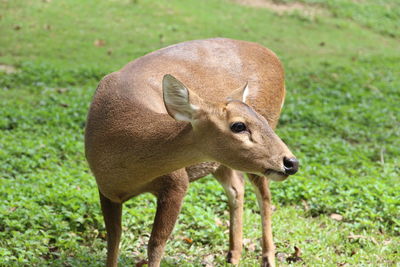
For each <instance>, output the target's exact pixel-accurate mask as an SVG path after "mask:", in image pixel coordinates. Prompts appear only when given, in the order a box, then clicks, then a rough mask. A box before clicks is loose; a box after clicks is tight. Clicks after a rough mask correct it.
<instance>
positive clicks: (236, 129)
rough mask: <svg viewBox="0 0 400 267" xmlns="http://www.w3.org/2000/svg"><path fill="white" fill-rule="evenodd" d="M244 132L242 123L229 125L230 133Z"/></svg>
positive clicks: (245, 128) (244, 125) (244, 128)
mask: <svg viewBox="0 0 400 267" xmlns="http://www.w3.org/2000/svg"><path fill="white" fill-rule="evenodd" d="M246 130H247V127H246V124H244V123H243V122H234V123H232V124H231V131H232V132H234V133H240V132H243V131H246Z"/></svg>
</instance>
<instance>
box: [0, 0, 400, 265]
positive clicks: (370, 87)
mask: <svg viewBox="0 0 400 267" xmlns="http://www.w3.org/2000/svg"><path fill="white" fill-rule="evenodd" d="M399 21H400V2H399V1H397V0H376V1H373V0H359V1H350V0H347V1H346V0H327V1H322V0H301V1H292V0H275V1H267V0H236V1H229V0H226V1H223V0H218V1H217V0H207V1H195V0H186V1H166V0H164V1H147V0H119V1H117V0H110V1H93V0H88V1H78V0H44V1H39V0H0V99H1V102H0V105H1V106H0V107H1V108H0V170H1V171H0V174H1V177H0V197H1V201H0V266H26V265H29V266H84V265H86V266H103V264H104V260H105V230H104V226H103V220H102V217H101V213H100V208H99V204H98V196H97V189H96V184H95V181H94V178H93V177H92V175H91V174H90V172H89V170H88V167H87V164H86V162H85V158H84V153H83V131H84V125H85V120H86V113H87V109H88V106H89V103H90V100H91V97H92V95H93V93H94V90H95V88H96V85H97V83H98V81H99V80H100V79H101V77H103V76H104V75H105V74H107V73H109V72H112V71H115V70H117V69H119V68H121V67H122V66H123V65H125V64H126V63H128V62H129V61H131V60H133V59H135V58H137V57H140V56H142V55H144V54H146V53H148V52H151V51H154V50H156V49H159V48H161V47H165V46H167V45H170V44H174V43H177V42H182V41H186V40H192V39H203V38H211V37H229V38H234V39H242V40H247V41H254V42H258V43H260V44H263V45H264V46H266V47H269V48H270V49H272V50H273V51H274V52H276V54H277V55H278V56H279V57H280V59H281V60H282V61H283V64H284V66H285V71H286V84H287V98H286V103H285V106H284V109H283V112H282V116H281V120H280V125H279V126H278V130H277V133H278V134H279V135H280V136H281V137H282V138H283V139H284V140H285V142H286V143H287V144H288V145H289V146H290V147H291V149H292V151H293V152H294V153H295V154H296V156H297V157H298V158H299V159H300V161H301V171H300V172H299V173H298V174H296V175H295V176H293V177H291V178H290V179H288V180H287V181H285V182H282V183H272V184H271V187H272V194H273V201H274V205H275V206H276V211H275V212H274V214H273V229H274V239H275V243H276V246H277V252H278V256H279V257H278V260H277V262H278V264H279V265H281V266H286V265H289V266H290V265H293V266H294V265H303V264H305V265H308V266H396V264H399V262H400V255H399V253H400V251H399V247H400V237H399V234H400V212H399V207H400V195H399V192H400V179H399V174H400V167H399V159H400V141H399V140H400V115H399V114H400V105H399V103H400V79H399V74H400V63H399V62H400V23H399ZM154 211H155V199H154V198H153V197H152V196H150V195H142V196H140V197H138V198H135V199H132V200H130V201H128V202H127V203H126V205H125V209H124V217H123V226H124V233H123V241H122V245H121V254H120V266H127V265H129V266H132V265H134V262H138V261H140V260H141V259H144V258H145V257H146V242H147V241H148V238H149V233H150V230H151V225H152V219H153V216H154ZM335 214H336V215H335ZM337 214H339V215H340V216H337ZM227 221H228V208H227V204H226V196H225V195H224V193H223V190H222V188H221V187H220V185H219V184H218V183H217V182H216V181H215V180H214V179H213V178H212V177H207V178H204V179H202V180H199V181H198V182H195V183H193V184H192V185H191V187H190V191H189V193H188V195H187V196H186V198H185V203H184V206H183V209H182V213H181V215H180V217H179V222H178V224H177V226H176V228H175V231H174V233H173V235H172V236H171V239H170V240H169V242H168V245H167V249H166V253H165V257H164V260H163V262H162V265H163V266H176V265H179V266H206V265H207V264H208V266H212V265H215V266H221V265H224V264H225V263H224V260H225V253H226V251H227V248H228V232H227V230H228V225H227ZM259 222H260V218H259V214H258V208H257V205H256V200H255V195H254V192H253V191H252V188H251V187H248V188H247V189H246V206H245V226H244V235H245V240H244V241H245V242H244V243H245V246H244V251H243V255H242V261H241V263H240V266H256V265H257V264H258V262H259V259H260V256H261V247H260V245H259V238H260V235H261V229H260V223H259ZM294 246H297V247H299V248H300V249H301V251H302V253H301V258H302V261H300V262H294V263H293V262H290V255H291V254H292V253H293V251H294V250H293V247H294Z"/></svg>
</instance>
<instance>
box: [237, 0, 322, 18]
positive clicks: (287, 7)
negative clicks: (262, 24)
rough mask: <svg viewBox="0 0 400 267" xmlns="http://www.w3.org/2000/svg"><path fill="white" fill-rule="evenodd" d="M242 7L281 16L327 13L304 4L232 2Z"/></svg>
mask: <svg viewBox="0 0 400 267" xmlns="http://www.w3.org/2000/svg"><path fill="white" fill-rule="evenodd" d="M231 1H233V2H236V3H238V4H241V5H245V6H252V7H260V8H267V9H269V10H272V11H274V12H275V13H278V14H280V15H282V14H284V13H292V12H295V11H297V12H300V13H301V14H303V15H306V16H310V17H314V16H315V15H319V14H323V13H325V12H326V11H325V10H324V9H322V8H321V7H317V6H313V5H307V4H304V3H298V2H294V3H286V4H285V3H275V2H273V1H271V0H231Z"/></svg>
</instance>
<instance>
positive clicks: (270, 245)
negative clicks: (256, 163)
mask: <svg viewBox="0 0 400 267" xmlns="http://www.w3.org/2000/svg"><path fill="white" fill-rule="evenodd" d="M249 178H250V181H251V182H252V184H253V186H254V188H255V191H256V196H257V200H258V205H259V206H260V211H261V227H262V238H261V242H262V263H261V266H263V267H273V266H275V245H274V241H273V238H272V226H271V223H272V221H271V219H272V218H271V217H272V206H271V192H270V190H269V182H268V179H267V178H265V177H261V176H257V175H254V174H249Z"/></svg>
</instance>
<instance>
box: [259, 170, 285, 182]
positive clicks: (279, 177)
mask: <svg viewBox="0 0 400 267" xmlns="http://www.w3.org/2000/svg"><path fill="white" fill-rule="evenodd" d="M264 175H265V176H266V177H267V178H268V179H271V180H273V181H283V180H286V178H288V176H289V175H288V174H286V173H284V172H282V171H276V170H273V169H267V170H266V171H265V172H264Z"/></svg>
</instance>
